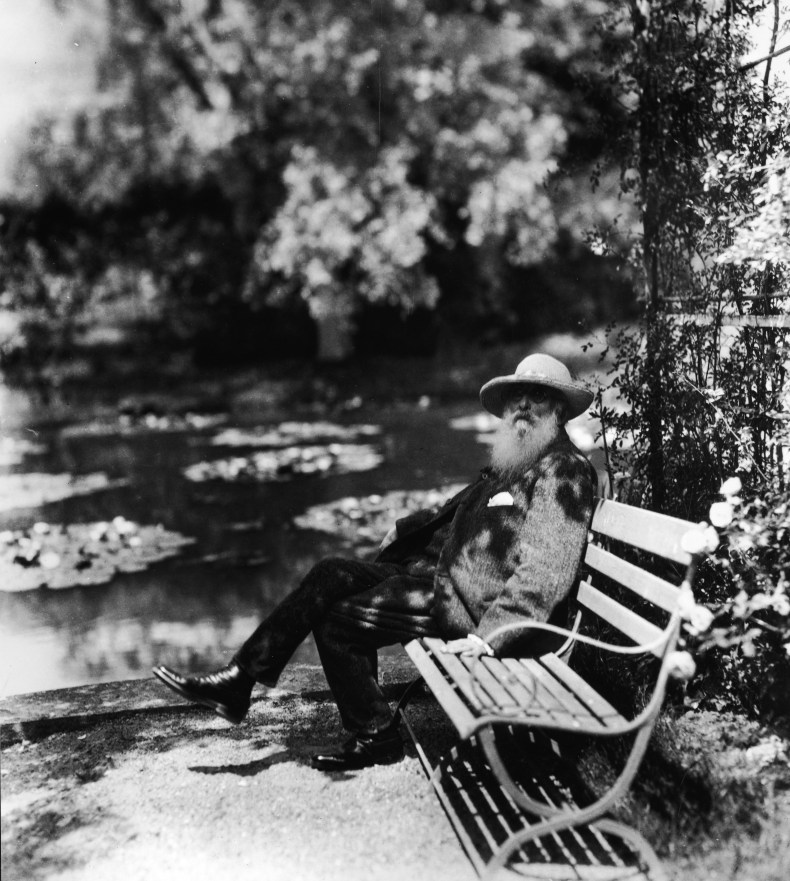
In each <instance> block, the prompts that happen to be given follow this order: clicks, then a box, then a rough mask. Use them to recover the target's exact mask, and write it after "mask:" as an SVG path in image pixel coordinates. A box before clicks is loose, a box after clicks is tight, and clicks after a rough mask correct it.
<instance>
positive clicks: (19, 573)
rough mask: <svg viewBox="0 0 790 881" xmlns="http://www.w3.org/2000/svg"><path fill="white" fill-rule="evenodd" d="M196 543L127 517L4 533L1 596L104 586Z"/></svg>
mask: <svg viewBox="0 0 790 881" xmlns="http://www.w3.org/2000/svg"><path fill="white" fill-rule="evenodd" d="M193 541H194V539H191V538H185V537H184V536H182V535H179V534H178V533H175V532H169V531H168V530H166V529H164V528H163V527H162V526H140V525H139V524H137V523H132V522H131V521H130V520H127V519H126V518H125V517H120V516H119V517H116V518H114V519H113V521H112V522H111V523H80V524H70V525H68V526H60V525H56V524H55V525H53V524H49V523H44V522H39V523H35V524H34V525H33V526H32V527H31V528H30V529H27V530H16V531H10V530H7V531H4V532H2V533H0V590H6V591H24V590H35V589H37V588H40V587H47V588H50V589H52V590H61V589H63V588H67V587H78V586H80V585H86V584H104V583H106V582H108V581H111V580H112V579H113V577H114V576H115V575H116V574H117V573H118V572H140V571H142V570H143V569H147V568H148V566H150V565H151V563H154V562H157V561H158V560H163V559H165V558H167V557H172V556H174V555H176V554H178V553H179V551H180V549H181V548H182V547H184V546H185V545H189V544H192V542H193Z"/></svg>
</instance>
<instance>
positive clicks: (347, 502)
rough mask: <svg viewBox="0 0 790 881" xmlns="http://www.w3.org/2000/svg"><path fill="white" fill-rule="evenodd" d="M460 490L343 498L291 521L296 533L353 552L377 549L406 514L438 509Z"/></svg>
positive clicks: (449, 488) (453, 486)
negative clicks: (334, 541)
mask: <svg viewBox="0 0 790 881" xmlns="http://www.w3.org/2000/svg"><path fill="white" fill-rule="evenodd" d="M463 488H464V484H450V485H449V486H443V487H441V488H440V489H429V490H416V489H415V490H393V491H392V492H388V493H384V494H383V495H379V494H378V493H376V494H374V495H369V496H364V497H362V498H356V497H354V496H347V497H346V498H342V499H338V500H337V501H334V502H330V503H329V504H326V505H313V506H312V507H310V508H308V509H307V510H306V511H305V512H304V514H299V515H298V516H297V517H294V519H293V522H294V525H295V526H297V527H298V528H299V529H314V530H317V531H319V532H328V533H330V534H332V535H338V536H341V537H342V538H343V539H344V540H345V541H346V542H347V543H348V544H350V545H351V546H352V547H353V548H354V549H355V550H357V551H360V550H370V549H371V546H378V545H379V544H380V543H381V540H382V539H383V538H384V536H385V535H386V534H387V532H388V531H389V530H390V529H391V528H392V525H393V524H394V522H395V521H396V520H398V519H400V518H401V517H405V516H406V515H407V514H412V513H414V512H415V511H419V510H424V509H427V508H437V509H438V508H439V507H440V506H441V505H442V504H443V503H444V502H445V501H446V500H447V499H449V498H452V497H453V496H454V495H455V494H456V493H458V492H460V491H461V490H462V489H463Z"/></svg>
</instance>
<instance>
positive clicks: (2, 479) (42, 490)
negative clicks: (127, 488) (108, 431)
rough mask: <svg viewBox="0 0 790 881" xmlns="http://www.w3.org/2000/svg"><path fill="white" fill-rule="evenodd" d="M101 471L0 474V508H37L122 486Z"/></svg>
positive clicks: (6, 509)
mask: <svg viewBox="0 0 790 881" xmlns="http://www.w3.org/2000/svg"><path fill="white" fill-rule="evenodd" d="M122 483H123V481H117V480H116V481H111V480H110V479H109V478H108V477H107V475H106V474H104V473H103V472H101V471H97V472H94V473H92V474H79V475H73V474H41V473H37V472H31V473H26V474H0V511H14V510H17V509H20V508H38V507H40V506H41V505H48V504H51V503H52V502H59V501H61V500H62V499H69V498H72V497H73V496H82V495H89V494H90V493H94V492H99V491H102V490H105V489H111V488H113V487H116V486H119V485H122Z"/></svg>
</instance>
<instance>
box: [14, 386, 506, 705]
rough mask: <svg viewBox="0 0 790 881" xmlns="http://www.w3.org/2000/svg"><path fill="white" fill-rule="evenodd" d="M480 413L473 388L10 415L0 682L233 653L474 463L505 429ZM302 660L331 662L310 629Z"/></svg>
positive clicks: (139, 669)
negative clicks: (282, 607)
mask: <svg viewBox="0 0 790 881" xmlns="http://www.w3.org/2000/svg"><path fill="white" fill-rule="evenodd" d="M477 413H478V408H477V405H476V402H475V401H474V399H470V401H469V402H468V404H462V403H456V404H453V405H434V404H433V403H431V405H430V406H426V402H425V401H422V402H414V403H411V404H409V403H399V404H397V405H393V406H384V405H383V404H380V403H375V404H371V405H370V406H369V407H368V406H363V407H362V408H358V409H356V410H354V411H353V412H346V413H341V414H340V415H339V416H338V417H337V418H332V419H331V420H330V419H327V418H325V417H323V416H322V417H320V418H319V417H316V418H314V419H310V418H309V417H306V418H304V419H300V420H293V419H292V420H289V421H266V420H260V421H256V422H255V423H250V422H245V421H244V420H242V419H239V418H238V416H237V417H235V419H234V418H231V416H230V415H222V414H216V413H212V414H200V413H190V414H187V415H181V416H177V417H176V416H174V417H168V416H167V415H162V414H156V415H150V414H149V415H147V416H146V415H143V416H140V417H138V418H135V419H130V418H129V417H128V416H124V415H119V416H118V417H113V416H112V415H110V416H107V414H104V415H103V417H102V418H101V419H96V420H92V421H86V420H83V421H82V422H76V421H75V422H66V423H65V424H59V425H57V426H55V427H49V428H41V427H36V428H35V430H32V429H30V428H28V427H26V426H25V425H24V424H20V425H19V426H18V427H14V428H13V429H12V430H6V431H5V432H4V435H3V442H2V447H0V450H1V451H2V454H3V455H2V459H0V652H1V653H2V655H1V656H0V671H1V672H0V676H1V678H0V695H9V694H17V693H22V692H28V691H35V690H40V689H51V688H60V687H65V686H71V685H78V684H85V683H95V682H103V681H111V680H116V679H131V678H141V677H146V676H148V675H149V671H150V668H151V666H152V665H154V664H158V663H166V664H171V665H174V666H177V667H180V668H182V669H185V670H193V671H197V670H203V669H206V668H208V667H210V666H213V665H216V664H219V663H223V662H225V661H226V660H227V659H228V658H229V656H230V655H231V653H232V652H233V650H234V649H235V648H236V647H237V646H238V644H239V643H240V642H241V641H242V640H243V639H244V638H245V637H246V636H247V635H248V633H249V632H250V631H251V629H252V628H253V627H254V626H255V624H256V623H257V622H258V620H259V619H260V617H261V616H262V615H265V614H266V613H267V612H268V611H270V610H271V609H272V608H273V607H274V606H275V604H276V603H277V601H278V600H279V599H280V598H281V597H282V596H283V595H284V594H285V593H286V592H287V591H288V590H290V589H291V588H292V587H293V586H294V585H295V584H296V582H297V581H298V579H299V577H300V575H301V574H302V573H304V572H305V571H306V570H307V569H308V568H309V567H310V566H311V565H312V564H313V563H314V562H316V561H317V560H319V559H320V558H321V557H323V556H326V555H328V554H351V553H357V554H363V555H371V554H372V553H374V551H375V548H376V546H377V544H378V541H380V539H381V537H382V536H383V534H384V533H385V532H386V531H387V529H388V528H389V525H390V524H391V522H392V519H393V518H395V517H397V516H401V515H402V514H403V513H404V512H406V511H407V510H409V509H412V508H414V507H419V506H423V505H426V504H434V503H439V502H441V501H443V500H444V498H446V497H448V496H449V495H450V494H451V493H452V492H453V491H454V490H455V489H456V488H457V487H458V485H459V484H463V483H464V482H466V481H467V480H468V479H470V478H471V477H473V476H474V475H475V474H476V473H477V470H478V469H479V468H480V467H481V466H482V465H484V464H485V462H486V459H487V454H488V451H487V446H486V443H485V441H486V433H487V431H489V430H490V428H491V427H492V426H491V423H490V421H486V420H485V419H483V421H481V420H480V419H479V418H478V417H477V415H476V414H477ZM296 660H298V661H309V662H314V661H317V655H316V653H315V649H314V647H313V645H312V644H311V643H310V642H308V643H306V644H305V646H303V648H302V649H301V650H300V653H299V655H298V657H297V658H296Z"/></svg>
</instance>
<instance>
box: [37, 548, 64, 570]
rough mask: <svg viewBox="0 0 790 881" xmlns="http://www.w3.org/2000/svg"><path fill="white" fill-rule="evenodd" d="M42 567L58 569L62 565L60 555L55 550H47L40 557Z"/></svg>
mask: <svg viewBox="0 0 790 881" xmlns="http://www.w3.org/2000/svg"><path fill="white" fill-rule="evenodd" d="M38 564H39V566H41V568H42V569H57V567H58V566H60V556H59V555H58V554H56V553H55V552H54V551H45V552H44V553H43V554H42V555H41V556H40V557H39V559H38Z"/></svg>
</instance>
